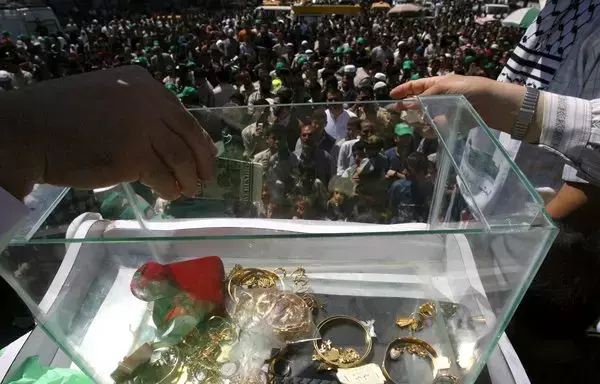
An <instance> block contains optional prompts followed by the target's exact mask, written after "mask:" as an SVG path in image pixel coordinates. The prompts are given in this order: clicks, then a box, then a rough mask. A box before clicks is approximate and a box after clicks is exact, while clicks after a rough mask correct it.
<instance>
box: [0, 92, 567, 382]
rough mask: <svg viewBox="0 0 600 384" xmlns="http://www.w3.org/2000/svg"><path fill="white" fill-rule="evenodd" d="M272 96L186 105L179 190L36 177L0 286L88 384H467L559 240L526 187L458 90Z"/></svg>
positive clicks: (7, 253)
mask: <svg viewBox="0 0 600 384" xmlns="http://www.w3.org/2000/svg"><path fill="white" fill-rule="evenodd" d="M276 101H277V99H276V100H275V102H272V101H271V100H267V101H266V102H264V103H259V102H257V103H256V104H255V105H253V106H251V107H243V108H238V107H223V108H220V109H219V108H190V111H191V113H192V114H193V115H194V116H195V117H196V118H197V119H198V120H199V121H200V123H201V124H202V125H203V126H205V127H206V128H207V130H208V131H213V132H214V131H217V132H218V134H219V135H220V138H222V139H221V140H215V141H218V143H217V144H218V147H219V148H220V154H219V155H218V157H217V159H216V160H215V163H214V172H213V178H212V179H211V180H210V181H202V182H199V185H198V192H197V195H196V196H195V197H180V198H179V199H177V200H174V201H167V200H164V199H162V198H161V197H160V196H158V195H157V194H156V193H155V192H154V191H152V190H150V189H149V188H147V187H146V186H144V185H143V184H142V183H129V184H121V185H116V186H113V187H109V188H103V189H98V190H93V191H74V190H68V189H63V188H56V187H50V186H36V188H35V190H34V192H33V193H32V195H30V196H29V197H28V198H27V200H26V203H27V204H28V205H29V206H30V207H31V208H32V210H31V217H29V218H28V220H27V222H26V224H25V228H23V229H22V230H21V231H20V232H19V233H18V234H17V235H16V236H15V237H14V238H13V240H12V241H11V243H10V245H9V246H8V247H7V249H6V250H5V251H4V253H3V255H2V258H1V259H0V266H1V268H0V272H1V275H2V277H3V278H4V279H6V280H7V281H8V283H9V284H10V285H11V286H12V287H13V288H14V289H15V290H16V291H17V292H18V294H19V295H20V297H21V298H22V299H23V300H24V301H25V303H26V304H27V305H28V307H29V308H30V309H31V310H32V312H33V314H34V316H35V317H36V319H37V321H38V324H39V325H40V326H41V327H43V329H44V330H45V331H46V332H47V333H48V334H49V335H50V337H52V339H53V340H55V341H56V342H57V344H58V345H59V346H60V347H61V348H62V349H63V350H64V351H65V352H66V353H67V354H68V355H69V357H71V358H72V360H73V362H74V364H76V365H77V366H78V367H79V368H80V369H81V370H83V371H84V372H85V373H86V374H88V375H89V376H90V377H92V378H93V379H94V380H95V381H97V382H98V383H113V382H117V383H203V382H206V383H240V384H241V383H253V384H254V383H257V384H258V383H275V382H280V383H292V382H296V380H304V379H307V380H323V382H341V383H348V384H356V383H364V382H369V383H384V382H388V383H473V382H474V381H475V380H476V379H477V377H478V376H479V374H480V373H481V371H482V369H483V367H484V365H485V364H486V362H487V359H488V357H489V355H490V353H491V352H492V349H493V348H494V347H495V345H496V343H497V341H498V339H499V337H500V336H501V334H502V332H503V331H504V329H505V328H506V326H507V324H508V322H509V320H510V318H511V316H512V314H513V313H514V311H515V309H516V307H517V306H518V304H519V302H520V300H521V298H522V296H523V295H524V293H525V291H526V290H527V287H528V286H529V284H530V282H531V280H532V278H533V276H534V275H535V273H536V271H537V269H538V268H539V266H540V264H541V263H542V261H543V259H544V257H545V255H546V253H547V251H548V249H549V247H550V246H551V244H552V241H553V240H554V237H555V235H556V228H555V226H554V224H553V223H552V221H551V220H550V219H549V217H548V215H547V213H546V212H545V211H544V208H543V206H544V204H543V201H542V200H541V198H540V197H539V195H538V194H537V193H536V191H535V189H533V188H532V186H531V185H530V183H529V182H528V181H527V179H526V178H525V176H524V175H523V174H522V173H521V171H520V170H519V169H518V168H517V167H516V166H515V164H514V163H513V162H512V160H511V159H510V158H509V157H508V155H507V153H506V152H505V151H504V150H503V149H502V147H501V146H500V144H499V142H498V141H497V139H496V136H495V134H494V132H493V131H492V130H490V129H489V128H487V127H486V125H485V124H484V122H483V121H482V119H481V118H480V117H479V116H478V115H477V114H476V112H475V111H474V109H473V108H472V107H471V105H470V104H469V103H468V102H467V101H466V99H464V98H463V97H462V96H439V97H427V98H425V97H424V98H419V99H412V100H405V101H403V102H401V103H396V102H395V103H391V102H387V103H386V102H382V101H377V102H364V101H363V102H359V103H357V104H356V105H346V104H344V105H342V104H338V103H327V104H324V105H320V104H317V103H312V104H294V105H286V104H277V103H276ZM219 131H220V132H219Z"/></svg>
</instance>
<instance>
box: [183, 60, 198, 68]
mask: <svg viewBox="0 0 600 384" xmlns="http://www.w3.org/2000/svg"><path fill="white" fill-rule="evenodd" d="M185 66H186V68H189V69H193V68H196V62H195V61H194V60H190V61H188V62H187V63H185Z"/></svg>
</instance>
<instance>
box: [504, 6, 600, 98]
mask: <svg viewBox="0 0 600 384" xmlns="http://www.w3.org/2000/svg"><path fill="white" fill-rule="evenodd" d="M597 3H599V1H597V0H585V1H580V0H572V1H569V0H552V1H549V2H548V3H547V4H546V6H545V7H544V9H542V11H541V12H540V14H539V16H538V18H537V20H536V22H535V23H533V24H532V25H531V26H530V27H529V28H528V29H527V32H525V35H524V36H523V37H522V38H521V42H520V43H519V44H518V45H517V47H516V48H515V50H514V52H513V53H512V55H511V56H510V59H509V60H508V62H507V63H506V66H505V67H504V69H503V70H502V72H501V74H500V77H499V78H498V80H500V81H506V82H512V83H518V84H524V85H526V86H528V87H534V88H538V89H547V88H548V86H549V85H550V82H551V81H552V79H553V78H554V76H555V74H556V72H557V71H558V70H559V68H560V66H561V64H562V63H563V60H564V59H565V58H567V57H568V56H569V54H570V52H571V50H572V48H573V47H574V46H575V45H576V42H577V41H579V39H583V38H585V37H586V36H587V35H589V33H590V30H593V29H594V27H595V26H596V25H597V24H596V25H595V23H594V21H597V19H599V17H600V10H597V9H596V8H597V5H598V4H597Z"/></svg>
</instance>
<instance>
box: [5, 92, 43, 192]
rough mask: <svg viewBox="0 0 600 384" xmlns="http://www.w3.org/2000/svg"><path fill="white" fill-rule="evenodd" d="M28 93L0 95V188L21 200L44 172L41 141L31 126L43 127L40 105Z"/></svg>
mask: <svg viewBox="0 0 600 384" xmlns="http://www.w3.org/2000/svg"><path fill="white" fill-rule="evenodd" d="M32 101H33V100H30V98H29V93H27V92H23V91H13V92H4V93H0V187H2V188H4V189H5V190H6V191H7V192H9V193H10V194H12V195H13V196H15V197H16V198H18V199H23V198H24V197H25V196H26V195H27V194H28V193H29V192H30V191H31V188H32V187H33V184H34V183H36V182H40V181H41V179H42V176H43V169H44V157H45V156H44V153H43V150H41V148H43V147H42V145H41V143H40V142H41V141H43V138H41V137H36V136H37V134H36V133H35V132H36V130H35V129H33V127H35V126H39V125H40V124H42V123H43V121H44V118H43V117H42V116H41V115H42V114H43V112H41V111H42V108H41V106H40V105H36V104H35V103H34V102H32Z"/></svg>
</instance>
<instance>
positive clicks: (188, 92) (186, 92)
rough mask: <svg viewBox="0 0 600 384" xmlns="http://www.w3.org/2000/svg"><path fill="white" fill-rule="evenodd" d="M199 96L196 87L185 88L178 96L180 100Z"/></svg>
mask: <svg viewBox="0 0 600 384" xmlns="http://www.w3.org/2000/svg"><path fill="white" fill-rule="evenodd" d="M196 95H198V90H197V89H196V88H194V87H185V88H183V90H182V91H181V92H179V93H178V94H177V97H179V98H180V99H183V98H184V97H188V96H196Z"/></svg>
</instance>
